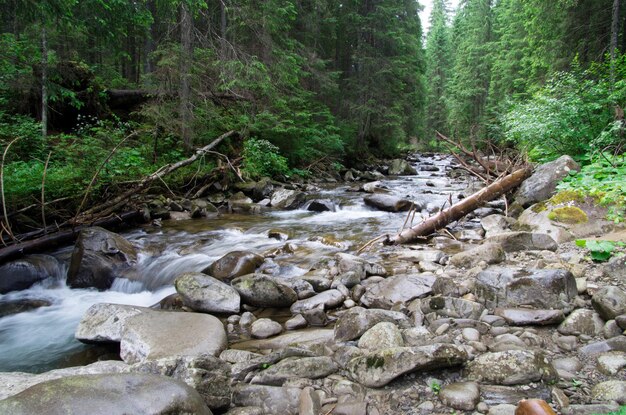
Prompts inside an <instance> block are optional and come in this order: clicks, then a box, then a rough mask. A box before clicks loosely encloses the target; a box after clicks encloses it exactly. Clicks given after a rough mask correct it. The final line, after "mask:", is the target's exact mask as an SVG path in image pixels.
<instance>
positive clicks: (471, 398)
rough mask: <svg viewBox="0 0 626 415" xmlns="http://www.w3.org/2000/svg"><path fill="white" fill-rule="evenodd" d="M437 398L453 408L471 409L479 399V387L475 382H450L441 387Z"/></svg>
mask: <svg viewBox="0 0 626 415" xmlns="http://www.w3.org/2000/svg"><path fill="white" fill-rule="evenodd" d="M439 400H440V401H441V403H443V404H444V405H446V406H449V407H451V408H454V409H460V410H462V411H473V410H474V408H476V405H478V402H479V401H480V389H479V388H478V384H477V383H475V382H457V383H451V384H449V385H446V386H444V387H443V388H441V391H439Z"/></svg>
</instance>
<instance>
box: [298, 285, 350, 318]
mask: <svg viewBox="0 0 626 415" xmlns="http://www.w3.org/2000/svg"><path fill="white" fill-rule="evenodd" d="M345 299H346V297H345V296H344V295H343V294H342V293H341V291H339V290H336V289H335V290H328V291H324V292H322V293H319V294H317V295H314V296H313V297H310V298H306V299H304V300H298V301H296V302H295V303H293V304H292V305H291V308H290V309H291V313H292V314H298V313H301V312H303V311H305V310H312V309H314V308H317V307H319V306H323V308H324V309H325V310H326V309H330V308H335V307H339V306H340V305H341V304H342V303H343V301H344V300H345Z"/></svg>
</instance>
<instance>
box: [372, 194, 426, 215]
mask: <svg viewBox="0 0 626 415" xmlns="http://www.w3.org/2000/svg"><path fill="white" fill-rule="evenodd" d="M363 201H364V202H365V204H366V205H367V206H370V207H373V208H375V209H378V210H383V211H385V212H406V211H407V210H409V209H411V206H414V204H413V202H411V201H410V200H407V199H401V198H399V197H396V196H391V195H383V194H372V195H368V196H365V197H364V198H363ZM417 208H418V210H421V207H420V206H417Z"/></svg>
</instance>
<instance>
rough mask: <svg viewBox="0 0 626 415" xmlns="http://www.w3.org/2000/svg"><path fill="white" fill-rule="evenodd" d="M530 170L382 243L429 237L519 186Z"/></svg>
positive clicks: (494, 184)
mask: <svg viewBox="0 0 626 415" xmlns="http://www.w3.org/2000/svg"><path fill="white" fill-rule="evenodd" d="M530 173H531V169H530V168H529V167H525V168H522V169H519V170H516V171H514V172H513V173H511V174H509V175H508V176H505V177H503V178H502V179H500V180H497V181H495V182H493V183H492V184H490V185H489V186H487V187H485V188H484V189H482V190H480V191H479V192H477V193H474V194H473V195H472V196H470V197H467V198H465V199H463V200H461V201H460V202H458V203H456V204H454V205H452V206H450V207H449V208H448V209H446V210H443V211H441V212H439V213H438V214H437V215H435V216H433V217H431V218H428V219H427V220H425V221H424V222H422V223H420V224H419V225H417V226H414V227H412V228H409V229H405V230H403V231H402V232H400V233H399V234H397V235H395V236H389V235H387V236H386V239H385V241H384V243H385V244H386V245H396V244H403V243H407V242H412V241H415V240H417V239H419V238H421V237H424V236H427V235H430V234H431V233H433V232H436V231H437V230H439V229H443V228H444V227H445V226H446V225H447V224H449V223H451V222H454V221H456V220H459V219H461V218H462V217H464V216H465V215H467V214H468V213H470V212H472V211H474V210H476V209H478V208H479V207H481V206H482V205H483V204H484V203H486V202H488V201H490V200H493V199H495V198H497V197H500V196H502V195H504V194H505V193H507V192H509V191H510V190H512V189H513V188H515V187H517V186H519V185H520V184H521V183H522V182H523V181H524V180H525V179H526V178H527V177H529V176H530Z"/></svg>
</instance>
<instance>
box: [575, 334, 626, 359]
mask: <svg viewBox="0 0 626 415" xmlns="http://www.w3.org/2000/svg"><path fill="white" fill-rule="evenodd" d="M614 350H615V351H620V352H626V336H619V337H613V338H612V339H608V340H605V341H600V342H595V343H590V344H588V345H586V346H584V347H581V348H580V349H579V350H578V352H579V353H580V354H581V355H582V356H594V355H597V354H599V353H604V352H610V351H614Z"/></svg>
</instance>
